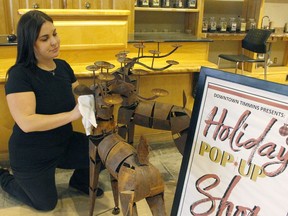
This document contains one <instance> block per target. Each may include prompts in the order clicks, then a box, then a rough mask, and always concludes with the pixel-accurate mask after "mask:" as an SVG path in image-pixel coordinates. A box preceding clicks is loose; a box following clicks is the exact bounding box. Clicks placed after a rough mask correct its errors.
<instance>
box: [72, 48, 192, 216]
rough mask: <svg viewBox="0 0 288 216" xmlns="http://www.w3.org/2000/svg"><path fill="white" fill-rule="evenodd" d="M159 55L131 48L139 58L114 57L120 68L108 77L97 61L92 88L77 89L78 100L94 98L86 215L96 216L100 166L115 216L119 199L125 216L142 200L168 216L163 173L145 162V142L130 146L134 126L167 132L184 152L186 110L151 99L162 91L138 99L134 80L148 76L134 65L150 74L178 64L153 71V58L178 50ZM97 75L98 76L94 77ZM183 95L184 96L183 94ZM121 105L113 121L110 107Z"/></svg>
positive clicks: (104, 66) (91, 67) (91, 68)
mask: <svg viewBox="0 0 288 216" xmlns="http://www.w3.org/2000/svg"><path fill="white" fill-rule="evenodd" d="M179 46H180V45H175V46H174V49H173V50H172V51H171V52H170V53H168V54H166V55H160V52H159V51H158V50H152V51H150V53H151V54H152V55H151V56H144V55H143V48H144V47H145V46H144V45H143V44H135V47H137V48H138V49H139V52H138V56H137V57H135V58H132V59H130V58H128V57H127V54H128V53H127V52H120V53H118V54H117V55H116V57H117V60H118V61H119V62H120V63H121V67H120V68H119V69H117V70H116V71H114V72H113V73H110V72H109V70H111V69H113V68H114V65H112V64H110V63H109V62H104V61H98V62H95V63H94V65H89V66H87V67H86V68H87V70H89V71H93V74H94V76H93V77H94V80H93V85H91V86H90V87H87V86H84V85H79V86H78V87H77V88H76V89H75V94H77V95H88V94H93V95H94V99H95V116H96V120H97V124H98V126H97V128H93V131H92V135H91V136H89V148H90V149H89V157H90V201H91V203H90V212H89V214H90V215H91V216H92V215H93V211H94V205H95V199H96V192H97V191H96V190H97V185H98V178H99V173H100V167H101V162H102V163H103V164H104V166H105V167H106V169H107V170H108V171H109V173H110V176H111V186H112V191H113V196H114V202H115V207H114V209H113V212H112V213H113V214H118V213H119V212H120V208H119V197H120V202H121V208H122V213H123V215H130V216H132V215H138V214H137V208H136V202H137V201H139V200H141V199H144V198H145V199H146V201H147V203H148V205H149V207H150V209H151V212H152V214H153V215H166V212H165V203H164V181H163V179H162V177H161V173H160V172H159V171H158V170H157V169H156V168H155V167H154V166H153V165H152V164H151V163H149V160H148V154H149V150H148V149H149V148H148V144H147V141H146V139H145V138H144V137H142V136H141V138H140V141H139V144H138V145H137V146H136V147H134V146H133V145H132V143H133V138H134V126H135V125H141V126H144V127H149V128H155V129H162V130H170V131H171V132H172V137H173V139H174V142H175V144H176V146H177V148H178V150H179V151H180V153H183V151H184V146H185V142H186V138H187V130H188V127H189V123H190V111H188V110H187V109H186V108H185V101H186V100H185V97H183V107H179V106H175V105H170V104H163V103H159V102H155V101H154V100H155V99H156V98H158V97H160V96H165V95H167V94H168V92H167V91H165V90H163V89H159V88H157V89H154V90H153V91H152V92H153V93H154V96H152V97H150V98H143V97H141V96H140V95H138V94H137V83H136V80H133V79H131V77H133V75H143V74H146V73H147V72H146V71H145V70H142V69H133V68H134V65H135V64H139V65H142V66H143V67H145V68H147V69H150V70H165V69H166V68H168V67H170V66H172V65H174V64H177V62H176V61H171V60H168V61H167V66H165V67H163V68H155V67H154V66H153V63H154V59H155V58H163V57H166V56H169V55H170V54H172V53H173V52H174V51H176V50H177V49H178V47H179ZM142 58H151V59H152V65H151V67H150V66H147V65H145V64H143V63H141V61H140V60H141V59H142ZM96 71H99V72H98V73H97V74H96ZM183 95H184V94H183ZM116 104H117V105H119V106H120V107H119V109H118V119H117V121H115V119H114V115H113V113H114V107H115V105H116Z"/></svg>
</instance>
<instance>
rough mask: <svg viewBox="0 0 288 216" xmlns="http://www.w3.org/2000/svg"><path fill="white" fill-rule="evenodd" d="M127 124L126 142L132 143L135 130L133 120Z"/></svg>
mask: <svg viewBox="0 0 288 216" xmlns="http://www.w3.org/2000/svg"><path fill="white" fill-rule="evenodd" d="M127 126H128V138H127V142H128V143H129V144H132V145H133V141H134V130H135V123H134V122H130V123H129V125H127Z"/></svg>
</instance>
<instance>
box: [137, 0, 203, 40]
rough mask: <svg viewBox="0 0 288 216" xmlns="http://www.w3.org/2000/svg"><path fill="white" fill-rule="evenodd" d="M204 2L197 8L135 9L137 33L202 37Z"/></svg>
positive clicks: (199, 2)
mask: <svg viewBox="0 0 288 216" xmlns="http://www.w3.org/2000/svg"><path fill="white" fill-rule="evenodd" d="M203 3H204V0H198V1H197V4H196V8H193V9H190V8H163V7H135V27H134V28H135V32H142V33H145V32H165V33H169V32H179V33H188V34H191V35H194V36H197V37H199V36H202V32H201V29H202V19H203V5H204V4H203Z"/></svg>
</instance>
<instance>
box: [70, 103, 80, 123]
mask: <svg viewBox="0 0 288 216" xmlns="http://www.w3.org/2000/svg"><path fill="white" fill-rule="evenodd" d="M71 114H72V121H75V120H77V119H79V118H81V117H82V115H81V113H80V110H79V104H76V106H75V107H74V109H73V110H71Z"/></svg>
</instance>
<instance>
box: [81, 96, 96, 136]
mask: <svg viewBox="0 0 288 216" xmlns="http://www.w3.org/2000/svg"><path fill="white" fill-rule="evenodd" d="M78 103H79V110H80V113H81V115H82V124H83V126H84V128H85V132H86V135H87V136H89V135H90V134H91V130H92V128H93V127H95V128H96V127H97V123H96V117H95V104H94V96H93V95H80V96H79V97H78Z"/></svg>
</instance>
